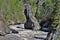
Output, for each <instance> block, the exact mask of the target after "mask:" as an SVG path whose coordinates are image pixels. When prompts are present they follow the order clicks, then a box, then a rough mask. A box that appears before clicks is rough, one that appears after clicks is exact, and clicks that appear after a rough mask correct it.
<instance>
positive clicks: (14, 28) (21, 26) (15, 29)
mask: <svg viewBox="0 0 60 40" xmlns="http://www.w3.org/2000/svg"><path fill="white" fill-rule="evenodd" d="M9 28H10V30H11V31H12V32H14V33H15V32H18V31H21V30H23V29H24V24H18V25H10V26H9Z"/></svg>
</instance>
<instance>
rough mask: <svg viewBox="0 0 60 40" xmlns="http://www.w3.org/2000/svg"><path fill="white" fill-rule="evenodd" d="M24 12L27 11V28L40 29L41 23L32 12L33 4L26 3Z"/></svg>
mask: <svg viewBox="0 0 60 40" xmlns="http://www.w3.org/2000/svg"><path fill="white" fill-rule="evenodd" d="M24 13H25V16H26V19H27V21H26V23H25V28H27V29H34V30H39V29H40V25H39V23H38V21H37V19H36V18H35V17H34V16H33V14H32V12H31V6H30V4H29V3H27V4H25V10H24Z"/></svg>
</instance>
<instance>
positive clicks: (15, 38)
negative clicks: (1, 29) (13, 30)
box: [5, 34, 21, 40]
mask: <svg viewBox="0 0 60 40" xmlns="http://www.w3.org/2000/svg"><path fill="white" fill-rule="evenodd" d="M5 37H6V40H21V38H20V35H19V34H7V35H5Z"/></svg>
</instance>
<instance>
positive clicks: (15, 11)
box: [0, 0, 26, 24]
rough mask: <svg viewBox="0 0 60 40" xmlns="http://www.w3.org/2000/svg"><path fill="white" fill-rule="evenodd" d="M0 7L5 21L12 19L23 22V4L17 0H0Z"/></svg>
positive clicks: (24, 19)
mask: <svg viewBox="0 0 60 40" xmlns="http://www.w3.org/2000/svg"><path fill="white" fill-rule="evenodd" d="M0 6H1V7H0V8H2V9H3V16H4V18H5V19H6V21H7V23H8V24H9V21H13V22H15V23H18V22H19V23H25V21H26V18H25V16H24V5H23V3H22V2H21V1H19V0H0Z"/></svg>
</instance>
